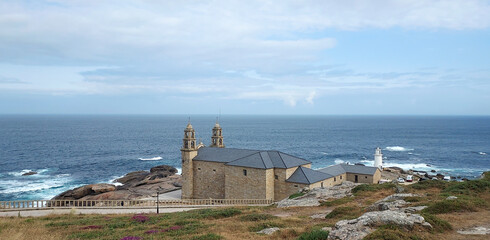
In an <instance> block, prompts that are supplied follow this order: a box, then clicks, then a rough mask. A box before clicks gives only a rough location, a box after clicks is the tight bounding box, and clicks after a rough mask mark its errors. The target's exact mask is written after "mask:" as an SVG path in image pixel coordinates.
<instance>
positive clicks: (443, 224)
mask: <svg viewBox="0 0 490 240" xmlns="http://www.w3.org/2000/svg"><path fill="white" fill-rule="evenodd" d="M421 215H422V217H424V219H425V221H426V222H428V223H430V225H432V230H433V231H436V232H444V231H446V230H452V229H453V227H452V226H451V224H449V223H448V222H447V221H445V220H442V219H440V218H438V217H436V216H434V215H432V214H429V213H422V214H421Z"/></svg>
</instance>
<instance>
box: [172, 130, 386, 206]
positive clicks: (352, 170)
mask: <svg viewBox="0 0 490 240" xmlns="http://www.w3.org/2000/svg"><path fill="white" fill-rule="evenodd" d="M212 132H213V133H212V137H211V145H210V146H209V147H206V146H204V144H202V143H199V144H197V142H196V134H195V131H194V129H193V127H192V125H191V124H190V123H189V124H187V127H186V128H185V130H184V138H183V145H182V149H181V152H182V177H183V185H182V198H183V199H190V198H194V199H208V198H212V199H273V200H275V201H278V200H282V199H284V198H286V197H288V196H290V195H291V194H293V193H296V192H298V191H299V190H301V189H303V188H305V187H308V188H316V187H329V186H334V185H337V184H341V183H342V182H344V181H352V182H359V183H378V181H379V179H380V178H381V170H380V168H378V167H367V166H362V165H348V164H337V165H333V166H330V167H326V168H323V169H317V170H313V169H311V162H310V161H307V160H305V159H302V158H299V157H295V156H292V155H289V154H286V153H283V152H279V151H274V150H249V149H237V148H225V145H224V141H223V134H222V128H221V127H220V125H219V123H216V124H215V126H214V128H213V130H212ZM377 153H378V152H377Z"/></svg>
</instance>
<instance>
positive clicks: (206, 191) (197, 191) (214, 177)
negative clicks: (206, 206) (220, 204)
mask: <svg viewBox="0 0 490 240" xmlns="http://www.w3.org/2000/svg"><path fill="white" fill-rule="evenodd" d="M193 165H194V166H193V172H194V192H193V198H195V199H208V198H213V199H224V198H225V164H224V163H220V162H207V161H196V160H194V164H193Z"/></svg>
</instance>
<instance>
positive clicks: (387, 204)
mask: <svg viewBox="0 0 490 240" xmlns="http://www.w3.org/2000/svg"><path fill="white" fill-rule="evenodd" d="M417 196H418V195H417V194H412V193H395V194H392V195H390V196H388V197H385V198H383V199H381V200H379V201H377V202H375V203H374V204H373V205H371V206H369V207H368V208H367V210H368V211H386V210H397V209H400V208H402V207H403V206H405V205H407V204H408V203H407V202H406V201H405V200H403V199H404V198H406V197H417Z"/></svg>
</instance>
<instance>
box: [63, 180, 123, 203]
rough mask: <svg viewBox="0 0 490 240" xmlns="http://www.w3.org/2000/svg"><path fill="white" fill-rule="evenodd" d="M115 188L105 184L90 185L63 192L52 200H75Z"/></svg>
mask: <svg viewBox="0 0 490 240" xmlns="http://www.w3.org/2000/svg"><path fill="white" fill-rule="evenodd" d="M115 190H116V186H114V185H112V184H107V183H99V184H90V185H85V186H81V187H78V188H75V189H72V190H68V191H65V192H63V193H61V194H59V195H58V196H56V197H54V198H53V199H54V200H77V199H81V198H83V197H85V196H89V195H97V194H101V193H105V192H111V191H115Z"/></svg>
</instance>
